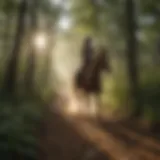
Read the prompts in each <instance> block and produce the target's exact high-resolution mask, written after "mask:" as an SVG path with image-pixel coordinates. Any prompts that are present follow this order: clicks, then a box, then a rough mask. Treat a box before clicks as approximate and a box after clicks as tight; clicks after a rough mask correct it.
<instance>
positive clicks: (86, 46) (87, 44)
mask: <svg viewBox="0 0 160 160" xmlns="http://www.w3.org/2000/svg"><path fill="white" fill-rule="evenodd" d="M92 57H93V46H92V38H91V37H86V38H85V40H84V43H83V48H82V60H83V64H84V66H88V65H89V64H90V63H91V60H92Z"/></svg>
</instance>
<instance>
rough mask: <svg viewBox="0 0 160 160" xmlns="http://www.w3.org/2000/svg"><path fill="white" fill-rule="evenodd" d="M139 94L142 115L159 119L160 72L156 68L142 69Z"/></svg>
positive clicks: (154, 119) (155, 119)
mask: <svg viewBox="0 0 160 160" xmlns="http://www.w3.org/2000/svg"><path fill="white" fill-rule="evenodd" d="M139 95H140V101H141V104H143V110H144V117H145V118H149V119H152V120H153V121H160V118H159V117H160V107H159V106H160V73H159V69H158V68H157V69H156V68H151V69H148V70H145V71H143V73H142V77H141V89H140V94H139Z"/></svg>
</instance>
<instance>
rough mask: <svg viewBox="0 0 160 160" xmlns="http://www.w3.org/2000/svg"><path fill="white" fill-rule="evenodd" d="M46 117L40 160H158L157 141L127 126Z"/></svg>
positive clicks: (56, 114) (159, 159)
mask: <svg viewBox="0 0 160 160" xmlns="http://www.w3.org/2000/svg"><path fill="white" fill-rule="evenodd" d="M46 115H47V116H46V117H45V118H44V122H43V124H42V128H41V132H40V136H41V137H40V148H41V150H40V154H39V155H40V160H160V141H159V140H158V139H157V138H155V137H153V136H151V135H150V134H147V133H146V134H144V133H143V132H142V131H140V130H136V129H135V128H134V127H133V125H126V124H128V123H126V124H124V123H118V122H114V123H112V122H105V121H103V122H95V121H92V120H88V119H84V118H76V117H72V116H65V115H62V114H58V113H54V112H51V111H49V112H48V113H47V114H46Z"/></svg>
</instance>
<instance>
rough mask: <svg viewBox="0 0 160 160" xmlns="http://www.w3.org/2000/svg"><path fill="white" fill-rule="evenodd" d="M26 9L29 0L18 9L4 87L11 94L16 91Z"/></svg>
mask: <svg viewBox="0 0 160 160" xmlns="http://www.w3.org/2000/svg"><path fill="white" fill-rule="evenodd" d="M26 9H27V0H22V1H21V3H20V6H19V11H18V20H17V30H16V36H15V44H14V47H13V51H12V54H11V59H10V62H9V65H8V67H7V70H6V75H5V77H4V89H5V91H7V93H9V94H14V93H15V86H16V77H17V66H18V58H19V54H20V48H21V40H22V38H23V35H24V30H25V16H26Z"/></svg>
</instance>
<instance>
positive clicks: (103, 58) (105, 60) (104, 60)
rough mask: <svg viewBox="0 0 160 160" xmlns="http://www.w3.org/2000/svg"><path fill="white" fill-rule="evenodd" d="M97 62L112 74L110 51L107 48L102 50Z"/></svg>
mask: <svg viewBox="0 0 160 160" xmlns="http://www.w3.org/2000/svg"><path fill="white" fill-rule="evenodd" d="M97 60H98V61H99V64H100V67H101V69H103V70H106V71H107V72H111V66H110V60H109V56H108V50H107V49H106V48H105V47H101V48H100V50H99V53H98V59H97Z"/></svg>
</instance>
